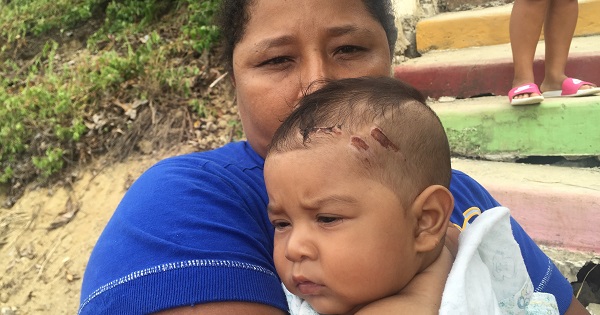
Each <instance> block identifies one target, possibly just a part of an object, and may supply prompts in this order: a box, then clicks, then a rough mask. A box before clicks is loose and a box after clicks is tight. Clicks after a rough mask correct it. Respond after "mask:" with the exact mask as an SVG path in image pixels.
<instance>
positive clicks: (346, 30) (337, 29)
mask: <svg viewBox="0 0 600 315" xmlns="http://www.w3.org/2000/svg"><path fill="white" fill-rule="evenodd" d="M352 33H365V34H371V33H373V32H372V31H371V30H370V29H368V28H364V27H358V26H356V25H354V24H348V25H342V26H334V27H330V28H328V29H327V34H329V35H330V36H334V37H336V36H342V35H346V34H352Z"/></svg>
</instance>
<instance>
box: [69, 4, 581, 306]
mask: <svg viewBox="0 0 600 315" xmlns="http://www.w3.org/2000/svg"><path fill="white" fill-rule="evenodd" d="M390 6H391V4H390V1H381V0H380V1H374V0H371V1H366V0H365V1H363V0H327V1H321V0H303V1H287V0H255V1H241V0H238V1H235V0H223V1H222V12H221V13H222V17H221V20H222V21H223V22H222V23H221V24H222V26H221V27H222V32H223V37H224V41H225V47H224V48H225V57H226V60H227V62H228V65H229V67H230V71H231V72H230V73H231V75H232V80H233V83H234V85H235V87H236V96H237V102H238V107H239V113H240V116H241V119H242V124H243V126H244V132H245V134H246V137H247V139H248V141H247V142H238V143H233V144H229V145H226V146H224V147H222V148H219V149H217V150H213V151H208V152H203V153H192V154H188V155H184V156H179V157H174V158H170V159H167V160H164V161H161V162H159V163H157V164H156V165H155V166H153V167H152V168H150V169H149V170H148V171H146V173H144V174H143V175H142V176H141V177H140V178H139V179H138V180H137V181H136V183H135V184H134V185H132V187H131V188H130V189H129V191H128V192H127V194H126V195H125V197H124V198H123V200H122V201H121V204H120V205H119V207H118V208H117V210H116V211H115V213H114V215H113V217H112V218H111V220H110V221H109V223H108V224H107V226H106V228H105V230H104V232H103V233H102V235H101V236H100V239H99V240H98V243H97V244H96V246H95V248H94V251H93V252H92V255H91V257H90V260H89V263H88V266H87V270H86V273H85V275H84V280H83V287H82V294H81V306H80V311H79V312H80V314H99V313H102V314H104V313H107V314H145V313H152V312H157V311H161V310H165V314H166V313H168V314H200V313H202V314H285V311H286V310H287V305H286V300H285V296H284V294H283V292H282V289H281V286H280V280H279V279H278V277H277V276H276V274H275V268H274V266H273V259H272V257H271V255H272V251H273V227H272V226H271V224H270V222H269V220H268V216H267V212H266V205H267V203H268V199H267V195H266V191H265V186H264V179H263V174H262V170H263V163H264V159H263V158H264V155H265V153H266V150H267V146H268V144H269V142H270V141H271V137H272V136H273V133H274V132H275V130H276V129H277V127H278V126H279V125H280V124H281V121H283V118H285V117H286V116H287V115H289V113H290V112H291V111H292V109H293V105H294V104H296V102H297V101H298V99H299V98H300V97H301V96H302V95H303V94H304V93H307V92H310V91H307V89H309V88H310V89H314V88H315V87H316V85H315V84H311V83H313V82H315V81H316V80H319V79H339V78H347V77H359V76H381V75H390V74H391V60H392V53H393V49H394V44H395V40H396V29H395V27H394V17H393V15H391V8H390ZM454 175H455V176H454V177H453V180H452V184H451V190H452V192H453V194H454V196H455V198H456V207H455V210H454V213H453V215H452V220H453V222H455V223H457V224H459V225H462V224H463V222H464V220H465V219H464V216H463V212H464V211H466V210H472V208H473V207H476V208H480V209H489V208H491V207H493V206H496V205H497V202H496V201H494V200H493V198H492V197H491V196H490V195H489V194H488V193H487V192H486V191H485V190H484V189H483V188H482V187H481V186H479V185H478V184H477V183H476V182H475V181H474V180H472V179H471V178H469V177H468V176H466V175H464V174H462V173H459V172H457V173H455V174H454ZM513 229H514V231H515V238H516V239H517V240H518V241H519V242H520V244H521V248H522V251H523V256H524V257H525V259H526V261H527V264H528V268H529V272H530V276H531V278H532V281H533V282H534V285H538V289H540V290H550V291H551V293H553V294H555V296H556V298H557V300H558V302H559V306H560V307H563V308H562V309H561V310H562V311H563V312H564V310H565V309H566V308H568V307H569V305H570V304H571V303H570V301H571V299H572V291H571V288H570V285H569V283H568V282H566V280H565V279H564V277H562V276H561V275H560V273H559V272H558V270H557V269H556V267H555V266H554V265H553V264H552V263H551V262H550V260H549V259H548V258H547V257H546V256H545V255H544V254H543V253H542V252H541V251H540V250H539V248H537V246H536V245H535V244H534V243H533V242H532V241H531V239H529V238H528V237H527V235H526V234H525V233H524V232H523V231H522V229H521V228H520V227H519V226H518V225H517V224H516V223H515V224H514V226H513ZM572 304H573V305H575V306H577V305H579V306H581V304H579V303H572ZM178 307H179V308H178ZM581 309H583V308H581Z"/></svg>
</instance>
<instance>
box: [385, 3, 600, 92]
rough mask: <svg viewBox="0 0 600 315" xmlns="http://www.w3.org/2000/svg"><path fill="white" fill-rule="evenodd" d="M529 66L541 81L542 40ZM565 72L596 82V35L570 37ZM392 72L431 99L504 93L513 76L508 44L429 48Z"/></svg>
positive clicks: (599, 68)
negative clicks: (571, 38) (445, 48)
mask: <svg viewBox="0 0 600 315" xmlns="http://www.w3.org/2000/svg"><path fill="white" fill-rule="evenodd" d="M598 3H599V4H600V1H598ZM597 12H600V6H599V8H598V11H597ZM599 14H600V13H599ZM598 21H600V19H598ZM599 23H600V22H599ZM533 70H534V75H535V78H536V80H535V81H536V83H537V84H541V82H542V80H543V77H544V41H540V42H539V43H538V46H537V49H536V57H535V61H534V67H533ZM566 74H567V75H569V76H572V77H575V78H578V79H581V80H585V81H590V82H594V83H596V84H598V85H600V36H588V37H575V38H573V42H572V43H571V49H570V54H569V60H568V63H567V68H566ZM394 75H395V77H396V78H399V79H401V80H404V81H406V82H408V83H410V84H412V85H413V86H415V87H416V88H418V89H419V90H421V91H422V92H423V93H424V94H425V95H427V96H429V97H432V98H435V99H437V98H440V97H442V96H453V97H458V98H468V97H473V96H477V95H486V94H487V95H507V94H508V91H509V90H510V88H511V84H512V79H513V64H512V52H511V49H510V44H500V45H494V46H484V47H471V48H463V49H454V50H439V51H430V52H428V53H426V54H423V55H422V56H421V57H419V58H414V59H409V60H407V61H405V62H403V63H401V64H399V65H397V66H395V68H394Z"/></svg>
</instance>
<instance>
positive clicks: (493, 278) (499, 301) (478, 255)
mask: <svg viewBox="0 0 600 315" xmlns="http://www.w3.org/2000/svg"><path fill="white" fill-rule="evenodd" d="M458 244H459V245H458V247H459V249H458V254H457V255H456V259H455V261H454V264H453V265H452V270H451V271H450V274H449V275H448V280H447V281H446V287H445V288H444V294H443V296H442V305H441V308H440V314H443V315H471V314H477V315H480V314H485V315H499V314H503V315H513V314H526V315H532V314H536V315H558V314H559V312H558V307H557V305H556V300H555V298H554V296H553V295H551V294H547V293H534V292H533V284H532V283H531V279H529V275H528V274H527V269H526V268H525V263H524V262H523V257H522V256H521V251H520V250H519V245H518V244H517V242H516V241H515V239H514V238H513V235H512V228H511V226H510V214H509V211H508V209H507V208H504V207H497V208H493V209H490V210H487V211H484V212H483V213H482V214H481V215H480V216H479V217H478V218H477V219H476V220H474V221H473V223H472V224H469V225H468V226H467V227H466V228H465V229H464V231H463V232H462V233H461V234H460V237H459V240H458ZM284 291H285V293H286V298H287V301H288V306H289V308H290V314H291V315H318V314H317V312H315V311H314V310H313V309H312V308H311V307H310V305H309V304H308V303H307V302H306V301H304V300H302V299H301V298H299V297H297V296H295V295H293V294H291V293H290V292H288V291H287V290H286V289H285V287H284ZM399 311H400V312H399V314H400V313H401V310H399Z"/></svg>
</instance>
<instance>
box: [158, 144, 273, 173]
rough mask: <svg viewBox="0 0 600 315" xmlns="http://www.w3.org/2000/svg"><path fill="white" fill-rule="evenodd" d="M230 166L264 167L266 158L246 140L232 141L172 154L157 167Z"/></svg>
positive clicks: (245, 167) (242, 167)
mask: <svg viewBox="0 0 600 315" xmlns="http://www.w3.org/2000/svg"><path fill="white" fill-rule="evenodd" d="M206 164H210V166H211V167H215V168H218V167H223V168H226V167H230V166H234V167H237V168H241V169H249V168H257V167H258V168H262V166H263V164H264V159H263V158H262V157H260V156H259V155H258V154H257V153H256V152H254V150H253V149H252V147H251V146H250V145H249V144H248V142H246V141H239V142H232V143H229V144H226V145H224V146H222V147H219V148H217V149H213V150H207V151H199V152H192V153H187V154H183V155H177V156H172V157H169V158H166V159H164V160H161V161H159V162H157V163H156V164H155V165H154V166H152V168H155V167H173V166H182V167H184V166H188V167H205V166H206Z"/></svg>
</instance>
